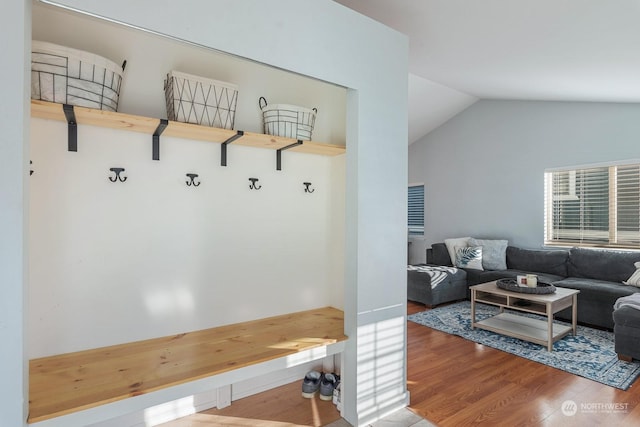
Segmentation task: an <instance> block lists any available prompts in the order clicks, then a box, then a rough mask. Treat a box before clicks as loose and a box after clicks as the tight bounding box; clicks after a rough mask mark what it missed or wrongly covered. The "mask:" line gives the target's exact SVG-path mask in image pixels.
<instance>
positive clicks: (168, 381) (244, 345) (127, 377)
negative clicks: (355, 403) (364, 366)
mask: <svg viewBox="0 0 640 427" xmlns="http://www.w3.org/2000/svg"><path fill="white" fill-rule="evenodd" d="M346 339H347V337H346V336H345V335H344V313H343V312H342V311H340V310H337V309H335V308H331V307H326V308H321V309H315V310H309V311H303V312H299V313H293V314H287V315H282V316H276V317H270V318H266V319H260V320H255V321H250V322H243V323H237V324H233V325H227V326H221V327H217V328H212V329H206V330H202V331H197V332H189V333H184V334H179V335H175V336H168V337H163V338H156V339H150V340H144V341H137V342H132V343H127V344H120V345H114V346H110V347H103V348H97V349H92V350H85V351H80V352H76V353H67V354H61V355H56V356H50V357H43V358H39V359H33V360H31V361H30V362H29V419H28V422H29V423H40V422H43V421H45V420H51V419H53V418H55V417H62V418H64V419H65V421H64V423H63V424H61V425H73V424H74V422H73V420H72V419H70V418H69V417H67V416H66V415H68V414H73V413H77V412H78V411H84V410H87V409H90V408H95V407H98V406H100V405H105V404H110V403H113V402H118V401H121V400H124V399H130V398H133V397H136V396H142V395H146V394H149V393H152V392H156V391H158V390H162V389H166V388H169V387H173V386H177V385H180V384H185V383H188V382H193V381H197V380H200V379H206V378H212V377H215V376H220V375H222V374H224V373H228V372H230V371H235V370H241V369H248V368H251V367H254V366H255V365H259V364H264V362H269V361H276V360H278V361H281V362H283V363H277V364H273V367H279V366H282V367H288V366H293V365H294V364H296V363H298V364H299V363H305V362H307V361H311V360H315V359H318V358H321V357H322V356H323V355H325V354H326V355H329V354H335V353H338V352H340V351H342V350H343V349H344V343H345V341H346ZM331 346H333V348H332V351H330V352H328V353H327V352H316V353H315V355H314V349H318V348H327V347H331ZM299 354H304V355H305V357H303V358H301V359H298V360H297V362H296V361H295V360H285V359H287V358H291V357H294V358H295V356H296V355H299ZM255 372H256V371H255V369H254V370H251V369H249V371H248V372H247V375H255ZM227 379H228V378H227ZM218 383H219V382H218ZM214 384H216V383H214V382H210V383H209V385H214ZM229 384H230V383H229ZM206 386H207V384H206V383H205V384H204V387H206ZM201 388H202V387H201ZM148 403H149V401H148V400H146V401H145V400H140V401H139V405H138V406H141V407H140V408H139V409H138V410H142V409H144V408H145V406H143V405H147V404H148ZM115 409H116V411H117V409H118V408H115ZM130 409H131V407H130V406H128V407H127V409H126V410H130ZM123 410H124V407H123ZM111 414H112V415H113V411H112V412H111ZM116 415H117V414H115V415H113V417H115V416H116ZM78 419H79V420H80V419H81V418H78ZM82 420H83V421H82V422H86V418H82ZM61 421H62V419H61ZM97 421H100V420H99V419H96V420H95V422H97ZM78 423H80V421H78ZM42 425H50V423H47V422H44V423H42ZM51 425H53V424H51ZM79 425H81V424H79Z"/></svg>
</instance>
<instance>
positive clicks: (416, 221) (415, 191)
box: [408, 184, 424, 236]
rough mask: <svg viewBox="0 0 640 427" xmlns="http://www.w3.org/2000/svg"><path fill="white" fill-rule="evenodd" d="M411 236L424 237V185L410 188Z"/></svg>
mask: <svg viewBox="0 0 640 427" xmlns="http://www.w3.org/2000/svg"><path fill="white" fill-rule="evenodd" d="M408 225H409V235H410V236H412V235H413V236H416V235H420V236H422V235H424V185H422V184H421V185H410V186H409V224H408Z"/></svg>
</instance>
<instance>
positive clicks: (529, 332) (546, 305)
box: [469, 281, 580, 351]
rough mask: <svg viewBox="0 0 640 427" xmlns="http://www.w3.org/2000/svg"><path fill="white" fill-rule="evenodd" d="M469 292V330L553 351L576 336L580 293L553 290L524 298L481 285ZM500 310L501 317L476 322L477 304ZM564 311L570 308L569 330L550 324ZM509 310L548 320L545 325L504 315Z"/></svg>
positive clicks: (521, 317) (503, 290)
mask: <svg viewBox="0 0 640 427" xmlns="http://www.w3.org/2000/svg"><path fill="white" fill-rule="evenodd" d="M469 288H470V289H471V329H474V328H481V329H486V330H488V331H493V332H497V333H499V334H503V335H507V336H510V337H514V338H518V339H521V340H525V341H529V342H533V343H536V344H540V345H546V346H547V350H548V351H552V350H553V343H554V342H556V341H558V340H559V339H561V338H562V337H564V336H565V335H568V334H569V333H572V334H573V335H575V334H576V318H577V309H578V294H579V293H580V291H577V290H575V289H566V288H558V287H556V291H555V293H553V294H545V295H539V294H525V293H520V292H512V291H507V290H505V289H501V288H499V287H498V286H497V285H496V282H495V281H493V282H488V283H481V284H479V285H474V286H470V287H469ZM479 302H480V303H483V304H489V305H494V306H497V307H500V313H499V314H497V315H495V316H493V317H490V318H488V319H485V320H481V321H479V322H476V303H479ZM567 307H572V313H571V326H565V325H560V324H558V323H554V322H553V315H554V314H555V313H557V312H559V311H560V310H563V309H565V308H567ZM505 308H508V309H510V310H514V311H517V312H523V313H534V314H539V315H542V316H546V317H547V321H546V322H545V321H543V320H539V319H531V318H529V317H525V316H520V315H518V314H516V313H510V312H505V311H504V309H505Z"/></svg>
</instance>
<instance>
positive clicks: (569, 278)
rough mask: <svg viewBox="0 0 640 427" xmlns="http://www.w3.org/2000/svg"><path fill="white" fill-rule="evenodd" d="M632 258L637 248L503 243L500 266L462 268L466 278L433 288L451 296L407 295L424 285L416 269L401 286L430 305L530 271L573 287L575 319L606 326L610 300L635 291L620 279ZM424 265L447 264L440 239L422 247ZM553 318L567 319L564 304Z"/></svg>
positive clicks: (609, 326)
mask: <svg viewBox="0 0 640 427" xmlns="http://www.w3.org/2000/svg"><path fill="white" fill-rule="evenodd" d="M637 261H640V252H624V251H613V250H596V249H584V248H571V249H553V250H546V249H522V248H517V247H513V246H508V247H507V250H506V264H507V269H506V270H473V269H464V271H465V273H466V283H464V284H462V283H460V281H457V282H455V283H454V286H455V289H447V290H446V291H445V289H441V290H439V291H438V292H439V295H440V296H444V295H445V293H446V296H447V297H449V296H451V298H448V299H446V300H445V298H441V297H440V298H434V295H433V294H434V291H435V290H433V291H432V292H431V295H430V297H431V299H430V300H428V301H427V302H428V303H427V302H425V301H424V298H423V300H422V301H421V300H420V299H412V297H415V296H416V294H417V291H416V288H418V287H423V288H424V286H425V283H424V282H425V280H426V279H425V278H424V277H422V278H420V279H419V278H416V277H415V276H416V274H417V273H416V274H413V275H411V274H408V277H407V286H408V288H407V291H408V295H409V299H410V300H413V301H419V302H422V303H424V304H426V305H430V306H432V305H436V304H441V303H443V302H449V301H455V300H456V299H464V298H469V297H470V291H469V289H468V287H469V286H470V285H475V284H478V283H484V282H490V281H492V280H497V279H501V278H515V277H516V276H517V275H522V274H527V273H530V274H531V273H532V274H537V275H538V277H539V280H540V281H544V282H548V283H553V284H554V285H555V286H560V287H564V288H571V289H577V290H579V291H580V293H579V294H578V322H580V323H583V324H586V325H592V326H598V327H601V328H606V329H610V330H612V329H613V326H614V322H613V304H614V303H615V302H616V300H617V299H618V298H620V297H623V296H626V295H631V294H632V293H635V292H640V288H638V287H635V286H628V285H625V284H623V283H622V282H623V281H624V280H627V279H628V278H629V277H630V276H631V275H632V274H633V273H634V272H635V270H636V268H635V266H634V263H635V262H637ZM427 265H445V266H451V265H452V264H451V258H450V257H449V252H448V251H447V247H446V245H445V244H444V243H435V244H433V245H432V246H431V248H429V249H427ZM409 273H411V272H409ZM423 276H424V275H423ZM452 283H453V282H452ZM438 287H440V285H438ZM438 287H436V289H438ZM412 288H413V289H412ZM463 290H464V293H465V294H466V295H465V296H464V297H462V292H463ZM557 317H558V318H560V319H567V320H568V319H570V318H571V311H570V309H566V310H563V311H561V312H559V313H558V314H557Z"/></svg>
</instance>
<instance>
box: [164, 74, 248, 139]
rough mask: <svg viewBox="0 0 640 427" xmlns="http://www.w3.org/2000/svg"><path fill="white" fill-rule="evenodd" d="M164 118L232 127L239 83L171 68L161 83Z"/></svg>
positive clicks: (226, 127) (219, 126)
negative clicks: (165, 112)
mask: <svg viewBox="0 0 640 427" xmlns="http://www.w3.org/2000/svg"><path fill="white" fill-rule="evenodd" d="M164 94H165V99H166V102H167V118H168V119H169V120H174V121H177V122H183V123H194V124H198V125H205V126H211V127H217V128H222V129H233V127H234V121H235V115H236V104H237V102H238V86H236V85H234V84H231V83H226V82H221V81H219V80H213V79H208V78H206V77H200V76H194V75H192V74H187V73H181V72H179V71H175V70H174V71H171V72H169V73H168V74H167V79H166V80H165V82H164Z"/></svg>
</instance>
